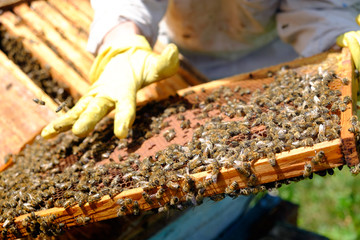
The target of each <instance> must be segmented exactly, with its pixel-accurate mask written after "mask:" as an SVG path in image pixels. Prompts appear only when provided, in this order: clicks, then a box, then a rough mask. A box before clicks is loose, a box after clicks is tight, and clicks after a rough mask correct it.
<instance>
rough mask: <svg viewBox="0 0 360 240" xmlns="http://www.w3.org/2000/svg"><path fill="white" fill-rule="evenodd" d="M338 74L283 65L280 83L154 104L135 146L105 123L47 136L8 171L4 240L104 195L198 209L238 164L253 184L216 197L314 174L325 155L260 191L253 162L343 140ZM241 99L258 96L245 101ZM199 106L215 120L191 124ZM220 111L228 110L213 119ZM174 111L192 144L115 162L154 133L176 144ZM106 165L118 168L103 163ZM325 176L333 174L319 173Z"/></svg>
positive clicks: (2, 184)
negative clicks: (135, 192)
mask: <svg viewBox="0 0 360 240" xmlns="http://www.w3.org/2000/svg"><path fill="white" fill-rule="evenodd" d="M335 78H336V75H335V74H334V73H331V72H323V73H317V74H314V75H310V74H308V75H299V74H297V73H296V72H295V71H293V70H286V69H282V70H281V71H279V72H278V73H277V74H276V75H275V76H274V81H273V82H272V83H270V84H268V85H264V86H263V88H262V89H260V90H255V91H253V92H251V91H249V90H248V89H245V90H244V89H242V88H241V87H239V86H238V87H234V88H227V87H221V88H219V89H216V90H214V91H213V92H212V93H210V94H207V95H206V97H205V98H204V99H200V98H197V99H196V103H190V102H189V101H187V100H184V99H183V98H174V99H168V100H166V101H165V102H160V103H159V102H158V103H151V104H149V105H147V106H146V107H144V108H143V109H141V110H140V111H138V114H137V120H136V121H135V123H134V127H133V130H132V131H131V132H130V133H129V139H128V140H119V139H117V138H116V137H115V136H114V135H113V132H112V131H113V130H112V122H113V121H112V120H111V119H105V120H103V121H102V122H101V124H99V125H98V126H97V127H96V129H95V130H94V132H93V133H92V134H91V135H89V136H88V137H86V138H85V139H80V138H77V137H75V136H73V135H72V134H71V133H63V134H61V135H59V137H57V138H56V139H54V140H50V141H45V140H43V139H41V138H40V137H38V138H36V139H35V141H34V142H33V143H32V144H31V145H27V146H26V147H25V148H24V149H23V150H22V152H20V153H19V154H17V155H12V156H10V157H11V158H12V159H13V161H14V162H15V163H16V164H15V165H14V166H13V167H12V168H10V169H8V170H6V171H5V172H2V173H1V175H0V222H2V223H3V225H2V227H3V230H2V234H3V235H9V234H13V235H14V236H17V234H18V233H17V231H16V225H15V223H14V218H15V217H17V216H20V215H23V214H26V213H30V217H29V218H27V219H26V220H24V222H23V225H24V226H26V231H28V232H29V234H31V235H32V236H37V235H38V234H50V235H54V234H57V233H60V232H61V231H62V230H63V229H64V228H66V226H65V225H64V224H62V223H57V220H56V216H55V217H48V218H47V219H45V220H40V217H38V216H36V214H35V212H36V211H39V210H43V209H49V208H52V207H64V208H69V207H72V206H74V205H76V204H78V205H79V206H80V207H81V206H83V205H84V204H85V203H90V204H91V203H94V202H96V201H99V200H100V199H101V197H102V196H104V195H109V196H110V197H114V196H115V195H117V194H118V193H120V192H122V191H124V190H127V189H131V188H136V187H141V188H142V189H143V190H144V191H143V195H142V197H143V199H144V200H145V201H146V202H147V203H148V204H149V205H151V206H153V207H154V208H158V211H159V212H165V211H168V210H170V209H179V210H182V209H184V208H185V207H187V206H191V205H199V204H201V203H202V202H203V199H204V197H205V193H206V189H207V188H208V187H210V186H211V185H212V184H214V183H216V182H217V179H218V175H219V173H220V169H221V168H223V167H224V168H235V169H236V170H237V171H238V172H239V173H240V174H242V175H243V176H245V178H246V179H247V187H246V188H239V184H238V182H236V181H234V182H232V183H231V184H229V186H227V188H226V189H225V192H224V193H223V194H218V195H215V196H211V199H213V200H214V201H218V200H221V199H223V198H224V197H225V196H226V195H228V196H230V197H234V198H235V197H237V196H238V195H249V194H256V193H259V192H261V191H265V190H267V189H272V188H278V187H280V186H281V185H282V184H289V183H291V182H292V181H298V180H301V179H303V178H307V177H310V178H311V177H312V174H313V171H312V166H313V165H315V164H321V163H322V161H324V160H325V154H324V152H323V151H319V152H318V153H317V154H316V156H315V157H314V158H313V159H312V161H311V162H309V163H307V164H305V166H304V171H303V175H302V176H299V177H296V178H292V179H286V180H282V181H278V182H273V183H268V184H265V185H259V183H258V180H257V177H256V174H255V173H254V172H252V169H251V164H252V162H254V161H257V160H258V159H260V158H268V159H269V165H271V166H273V167H275V166H276V165H277V162H276V157H275V156H276V154H277V153H280V152H283V151H289V150H291V149H295V148H299V147H306V146H312V145H314V144H316V143H319V142H323V141H328V140H333V139H336V138H339V133H340V130H341V127H340V119H339V113H340V111H345V110H346V108H347V104H349V103H350V102H349V100H348V98H346V97H344V98H341V93H340V92H339V91H338V90H331V89H330V88H329V86H328V85H329V83H330V82H331V81H333V80H334V79H335ZM344 84H346V82H345V83H344ZM190 95H191V94H190ZM190 95H189V96H190ZM239 96H241V97H244V96H245V97H246V98H247V99H250V100H249V101H248V102H245V101H243V100H241V98H240V97H239ZM344 105H345V107H344ZM190 109H199V114H203V113H206V114H207V116H208V117H207V120H206V121H204V123H203V124H197V125H195V126H194V125H191V121H190V119H186V117H185V115H184V113H185V112H186V111H187V110H190ZM212 110H218V111H220V112H221V114H218V115H216V116H212V115H211V111H212ZM173 115H175V116H176V117H177V120H178V121H181V122H185V123H184V124H183V125H184V128H183V127H182V128H183V129H186V128H189V127H192V128H194V132H193V135H192V138H191V140H190V141H189V142H188V143H187V144H185V145H179V144H176V143H173V144H171V145H170V146H168V147H166V148H165V149H163V150H161V151H158V152H157V153H156V154H155V155H153V156H147V157H141V156H140V155H139V154H136V153H130V154H128V155H127V156H121V155H119V159H113V158H112V155H111V154H110V153H111V152H113V151H114V149H116V148H118V149H124V148H131V147H133V146H138V145H139V144H141V143H143V142H144V141H146V139H148V138H151V137H152V136H155V135H160V136H161V135H162V136H163V137H164V138H166V140H167V141H169V142H170V143H171V141H172V140H173V138H174V137H175V135H176V132H175V130H174V129H172V128H171V126H169V123H168V122H167V121H166V119H167V118H168V117H170V116H173ZM225 118H226V119H227V120H224V119H225ZM354 121H355V120H354ZM357 124H358V123H357ZM356 126H358V125H356ZM168 127H169V128H170V129H169V128H168ZM166 128H168V129H166ZM130 139H131V140H130ZM103 159H108V160H109V161H110V162H109V163H107V164H103V165H100V164H97V162H99V161H101V160H103ZM204 171H207V172H208V177H206V179H205V180H204V181H201V182H195V181H194V179H193V178H192V177H191V174H193V173H198V172H204ZM326 173H329V174H332V173H333V171H332V169H330V170H327V171H322V172H320V173H319V174H320V175H326ZM179 193H181V194H179ZM165 196H166V198H165ZM165 199H167V200H165ZM117 204H118V205H119V208H118V216H123V215H125V214H129V213H133V214H135V215H138V214H140V213H141V212H140V210H141V208H140V206H139V202H138V201H134V200H132V199H120V200H118V201H117ZM41 221H42V222H46V223H43V224H41ZM75 222H77V223H78V225H83V224H86V223H89V222H92V219H91V218H90V217H88V216H78V217H77V219H75ZM5 223H6V224H5ZM43 225H44V227H42V226H43ZM30 226H36V227H30Z"/></svg>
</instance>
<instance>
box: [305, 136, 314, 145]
mask: <svg viewBox="0 0 360 240" xmlns="http://www.w3.org/2000/svg"><path fill="white" fill-rule="evenodd" d="M302 143H303V146H309V147H312V146H313V145H314V139H312V138H309V137H308V138H305V139H304V140H302Z"/></svg>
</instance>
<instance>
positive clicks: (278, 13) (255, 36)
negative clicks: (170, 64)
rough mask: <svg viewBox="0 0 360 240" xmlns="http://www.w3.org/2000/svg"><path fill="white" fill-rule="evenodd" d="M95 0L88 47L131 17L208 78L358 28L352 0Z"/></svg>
mask: <svg viewBox="0 0 360 240" xmlns="http://www.w3.org/2000/svg"><path fill="white" fill-rule="evenodd" d="M92 6H93V8H94V10H95V17H94V21H93V24H92V26H91V31H90V38H89V43H88V50H89V51H90V52H93V53H96V51H97V49H98V47H99V45H100V44H101V42H102V39H103V37H104V36H105V34H106V33H107V32H108V31H109V30H111V29H112V28H113V27H114V26H116V25H117V24H118V23H120V22H123V21H127V20H131V21H133V22H135V23H136V24H137V26H138V27H139V28H140V30H141V31H142V33H143V35H145V36H146V37H147V39H148V40H149V42H150V44H152V45H153V44H154V43H155V41H156V40H157V39H158V40H160V41H161V42H163V43H168V42H174V43H175V44H176V45H177V46H178V47H179V48H180V51H181V53H182V54H183V55H185V56H186V57H187V58H188V59H189V61H190V62H191V63H193V64H194V65H195V66H196V67H197V68H199V70H200V71H202V72H204V73H205V74H206V75H208V76H209V77H210V78H212V79H216V78H220V77H225V76H229V75H234V74H236V73H240V72H245V71H251V70H254V69H256V68H260V67H265V66H269V65H274V64H277V63H280V62H284V61H289V60H292V59H293V58H295V57H296V56H298V55H297V54H299V55H301V56H305V57H307V56H311V55H314V54H317V53H320V52H323V51H325V50H327V49H329V48H330V47H331V46H332V45H334V44H335V39H336V37H337V36H338V35H340V34H342V33H344V32H347V31H351V30H360V28H359V26H358V25H357V24H356V21H355V17H356V16H357V14H358V13H359V11H358V9H359V6H360V3H359V1H355V0H322V1H311V0H283V1H280V0H255V1H252V0H196V1H195V0H193V1H191V0H168V1H167V0H107V1H95V0H93V1H92ZM278 37H279V38H280V39H281V40H282V41H279V40H278V39H279V38H278ZM284 42H285V43H287V44H285V43H284ZM291 46H292V47H291ZM293 49H295V51H296V52H295V51H294V50H293Z"/></svg>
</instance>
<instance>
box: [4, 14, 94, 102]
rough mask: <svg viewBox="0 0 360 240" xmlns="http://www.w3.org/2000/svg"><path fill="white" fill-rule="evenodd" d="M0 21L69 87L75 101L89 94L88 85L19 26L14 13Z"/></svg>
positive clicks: (38, 40) (51, 51)
mask: <svg viewBox="0 0 360 240" xmlns="http://www.w3.org/2000/svg"><path fill="white" fill-rule="evenodd" d="M0 21H1V23H2V24H3V26H4V27H5V28H6V29H7V31H8V32H9V34H11V35H14V36H15V37H21V38H23V41H22V42H23V44H24V46H25V47H26V48H27V49H28V50H29V51H30V52H31V53H32V54H33V56H35V57H36V58H37V59H38V60H39V63H40V64H41V65H42V66H43V67H50V73H51V75H52V76H53V78H55V79H57V80H58V81H60V82H62V83H64V84H65V85H67V86H68V87H69V90H70V93H71V95H72V96H73V97H74V98H75V99H79V97H80V96H82V95H84V94H85V93H86V92H87V89H88V87H89V85H88V83H87V82H86V81H85V80H84V79H82V78H81V76H80V75H79V74H77V73H76V72H75V71H74V70H73V69H72V68H71V67H70V66H69V65H67V64H66V63H64V61H63V60H62V59H61V58H59V57H58V56H57V54H56V53H54V52H53V50H52V49H50V48H49V47H48V46H47V45H46V44H45V43H43V41H41V40H40V39H39V38H38V37H37V36H35V34H34V33H32V32H31V31H30V30H29V29H28V28H27V27H26V26H25V25H24V24H18V22H19V20H18V19H17V18H16V16H15V15H14V14H13V13H11V12H4V13H3V14H1V15H0Z"/></svg>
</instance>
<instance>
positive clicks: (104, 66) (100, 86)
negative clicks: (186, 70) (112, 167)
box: [41, 0, 179, 138]
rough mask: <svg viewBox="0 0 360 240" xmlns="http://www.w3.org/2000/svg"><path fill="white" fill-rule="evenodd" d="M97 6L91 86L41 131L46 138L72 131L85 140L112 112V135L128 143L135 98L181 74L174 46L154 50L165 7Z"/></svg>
mask: <svg viewBox="0 0 360 240" xmlns="http://www.w3.org/2000/svg"><path fill="white" fill-rule="evenodd" d="M93 4H95V6H94V9H95V10H96V11H95V19H94V23H93V25H92V29H91V33H90V39H89V49H90V50H92V51H93V52H98V53H99V54H98V56H97V57H96V59H95V62H94V64H93V66H92V69H91V71H90V75H89V77H90V82H91V83H92V85H91V87H90V90H89V92H88V93H87V94H86V95H84V96H83V97H82V98H81V99H80V100H79V101H78V103H77V104H76V105H75V106H74V107H73V108H72V109H71V110H70V111H68V112H67V113H66V114H64V115H63V116H61V117H59V118H58V119H56V120H55V121H54V122H52V123H50V124H49V125H48V126H46V127H45V128H44V129H43V131H42V133H41V134H42V136H43V137H45V138H50V137H53V136H55V135H57V134H58V133H59V132H63V131H66V130H69V129H72V131H73V133H74V134H75V135H77V136H80V137H84V136H86V135H87V134H89V133H90V132H91V131H92V130H93V129H94V127H95V125H96V124H97V123H98V122H99V121H100V120H101V119H102V118H103V117H104V116H106V115H107V114H108V113H109V112H110V111H111V110H113V109H115V121H114V133H115V135H116V136H117V137H119V138H124V137H126V135H127V133H128V129H129V128H130V127H131V125H132V123H133V122H134V119H135V112H136V92H137V91H138V90H139V89H140V88H142V87H144V86H146V85H149V84H150V83H153V82H155V81H158V80H161V79H164V78H167V77H169V76H171V75H173V74H175V73H176V71H177V68H178V65H179V60H178V50H177V47H176V46H175V45H173V44H169V45H168V46H167V47H166V48H165V49H164V51H163V52H162V54H161V55H158V54H155V53H153V52H152V48H151V44H154V42H155V39H156V37H157V31H158V23H159V21H160V20H161V18H162V16H163V15H164V14H165V11H166V7H167V1H161V0H160V1H159V0H148V1H140V0H122V1H97V2H95V1H93ZM97 4H101V5H97Z"/></svg>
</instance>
